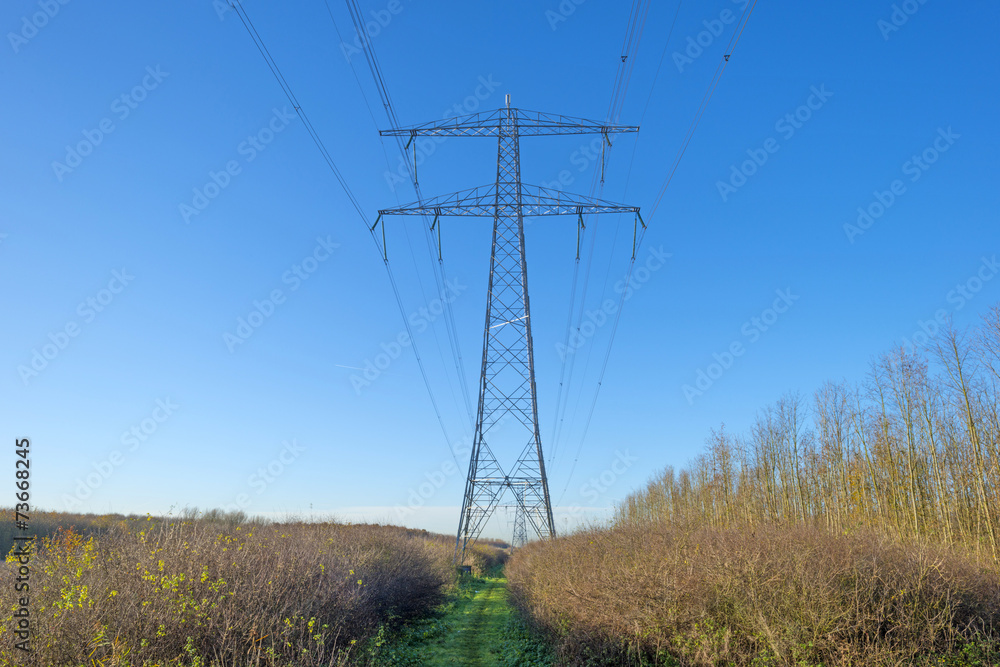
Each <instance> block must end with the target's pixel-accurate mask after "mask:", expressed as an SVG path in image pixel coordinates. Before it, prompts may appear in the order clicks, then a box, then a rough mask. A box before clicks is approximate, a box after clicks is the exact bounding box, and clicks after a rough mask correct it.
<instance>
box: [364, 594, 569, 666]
mask: <svg viewBox="0 0 1000 667" xmlns="http://www.w3.org/2000/svg"><path fill="white" fill-rule="evenodd" d="M506 583H507V582H506V579H504V578H503V577H502V576H496V577H470V576H464V577H462V579H461V581H460V582H459V585H458V588H457V591H456V592H455V594H454V595H453V596H452V598H451V599H450V600H449V601H448V602H447V603H445V604H444V605H442V606H441V607H440V608H439V609H438V611H437V613H435V614H434V615H433V616H431V617H429V618H425V619H421V620H419V621H416V622H411V623H409V624H407V625H406V626H404V627H403V628H402V629H400V630H399V631H398V632H396V633H395V634H393V635H392V636H388V637H387V636H386V633H380V635H379V637H377V638H376V639H375V640H374V641H373V642H372V644H371V647H370V651H369V656H370V658H371V662H370V664H372V665H378V666H380V667H381V666H385V667H410V666H416V665H427V666H429V667H434V666H435V665H440V666H444V665H449V666H450V665H481V666H483V667H507V666H513V665H524V666H529V667H530V666H535V665H537V666H545V667H547V666H549V665H551V664H552V658H551V656H550V654H549V649H548V647H547V646H546V645H545V644H544V643H542V642H541V641H540V640H538V639H537V638H536V637H534V636H533V635H532V633H531V632H530V631H529V630H528V628H527V627H526V626H525V625H524V623H523V622H522V620H521V619H520V617H519V616H518V614H517V612H515V611H514V609H513V608H512V607H511V606H510V604H508V601H507V587H506Z"/></svg>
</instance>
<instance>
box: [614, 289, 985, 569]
mask: <svg viewBox="0 0 1000 667" xmlns="http://www.w3.org/2000/svg"><path fill="white" fill-rule="evenodd" d="M998 390H1000V305H998V306H994V307H993V308H992V309H991V310H990V311H989V312H988V313H987V315H986V316H984V318H983V321H982V323H981V324H980V325H979V326H977V327H975V328H973V329H971V330H968V331H957V330H955V329H954V328H952V327H948V328H944V329H942V330H941V331H940V332H939V333H938V335H937V336H935V337H934V338H933V339H932V340H931V341H930V343H929V344H928V345H927V346H926V347H925V349H924V350H917V351H914V350H908V349H906V348H899V349H896V350H893V351H891V352H889V353H886V354H883V355H882V356H880V357H879V358H877V359H876V360H874V361H873V362H872V364H871V367H870V370H869V372H868V373H867V375H866V377H865V378H864V379H863V380H862V381H861V382H860V383H858V384H855V385H852V384H847V383H827V384H826V385H824V386H823V387H822V388H821V389H820V390H819V391H817V392H816V394H815V396H814V397H813V400H812V402H811V405H810V403H809V402H808V401H807V400H805V399H803V398H801V397H800V396H798V395H787V396H785V397H783V398H782V399H780V400H779V401H778V402H777V403H775V404H774V405H771V406H769V407H767V408H766V409H764V410H763V411H761V412H760V413H759V414H758V416H757V418H756V420H755V422H754V424H753V426H752V427H751V429H750V431H749V432H748V433H745V434H742V435H735V436H734V435H732V434H730V433H728V432H726V431H725V429H724V428H723V429H720V430H719V431H714V432H713V433H712V434H711V436H710V437H709V439H708V447H707V449H706V451H705V452H704V453H703V454H702V455H700V456H699V457H698V458H697V459H695V460H694V461H693V462H692V463H691V464H690V465H689V466H688V467H687V468H685V469H682V470H680V471H675V470H674V469H672V468H667V469H666V470H665V471H664V472H663V474H662V476H660V477H659V478H657V479H655V480H653V481H652V482H651V483H650V484H649V486H648V487H647V488H646V489H644V490H643V491H640V492H638V493H635V494H633V495H631V496H630V497H628V498H627V499H626V500H625V501H624V502H623V503H622V504H621V505H620V506H619V507H618V509H617V513H616V522H617V523H619V524H632V523H641V522H645V521H651V520H667V521H672V522H682V523H688V524H696V525H710V526H714V527H747V526H754V525H759V524H763V523H794V524H811V525H817V526H822V527H825V528H827V529H829V530H831V531H836V532H838V533H840V532H845V531H852V530H856V529H859V528H870V529H876V530H880V531H887V532H889V533H891V534H893V535H896V536H898V537H900V538H908V537H923V538H930V539H934V540H940V541H942V542H945V543H949V544H964V545H967V546H970V547H972V548H973V549H975V550H976V551H977V552H979V553H981V554H983V555H988V556H992V557H993V558H1000V549H998V540H1000V502H998V501H1000V408H998Z"/></svg>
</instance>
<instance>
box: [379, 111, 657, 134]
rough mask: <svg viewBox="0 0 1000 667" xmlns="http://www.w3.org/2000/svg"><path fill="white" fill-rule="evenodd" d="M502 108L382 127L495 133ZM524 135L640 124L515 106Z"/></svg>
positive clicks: (627, 128)
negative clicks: (601, 120) (579, 116)
mask: <svg viewBox="0 0 1000 667" xmlns="http://www.w3.org/2000/svg"><path fill="white" fill-rule="evenodd" d="M501 111H503V110H501V109H497V110H495V111H490V112H484V113H474V114H469V115H467V116H455V117H453V118H447V119H445V120H440V121H435V122H431V123H422V124H420V125H408V126H406V127H394V128H391V129H388V130H379V134H380V135H382V136H383V137H409V138H410V140H411V141H412V139H413V137H421V136H436V137H456V136H464V137H495V136H497V135H498V134H499V133H500V120H501V117H502V114H501ZM513 111H514V113H515V115H516V118H517V131H518V134H519V135H520V136H525V137H538V136H548V135H554V134H604V135H608V134H621V133H624V132H638V131H639V126H638V125H607V124H605V123H600V122H598V121H594V120H586V119H584V118H574V117H572V116H562V115H559V114H550V113H542V112H540V111H526V110H524V109H514V110H513Z"/></svg>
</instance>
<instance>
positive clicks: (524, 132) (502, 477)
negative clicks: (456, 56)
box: [376, 96, 639, 562]
mask: <svg viewBox="0 0 1000 667" xmlns="http://www.w3.org/2000/svg"><path fill="white" fill-rule="evenodd" d="M638 130H639V128H638V127H637V126H623V125H618V126H616V125H603V124H601V123H597V122H594V121H589V120H583V119H580V118H572V117H569V116H558V115H554V114H545V113H539V112H534V111H524V110H521V109H515V108H511V106H510V97H509V96H508V97H507V106H506V107H505V108H501V109H497V110H496V111H493V112H488V113H477V114H471V115H468V116H460V117H456V118H450V119H446V120H444V121H440V122H437V123H425V124H422V125H413V126H410V127H402V128H394V129H391V130H383V131H381V132H380V134H381V135H382V136H408V137H409V138H410V142H412V141H413V139H414V138H416V137H418V136H495V137H497V138H498V142H497V179H496V183H494V184H493V185H488V186H483V187H478V188H473V189H471V190H463V191H460V192H456V193H453V194H450V195H444V196H441V197H434V198H431V199H427V200H424V201H420V202H417V203H414V204H409V205H406V206H400V207H397V208H391V209H384V210H380V211H379V221H380V220H381V218H382V216H385V215H433V216H434V223H432V229H433V226H434V225H436V224H438V218H439V216H442V215H450V216H481V217H487V216H488V217H492V218H493V249H492V252H491V255H490V280H489V292H488V298H487V303H486V325H485V328H484V332H483V362H482V371H481V373H480V381H479V407H478V413H477V418H476V432H475V436H474V439H473V446H472V454H471V456H470V459H469V474H468V477H467V478H466V483H465V496H464V498H463V501H462V513H461V516H460V518H459V524H458V535H457V537H456V540H455V557H456V561H458V562H461V561H462V560H464V556H465V551H466V549H467V548H468V547H470V546H471V545H472V544H474V543H475V541H476V539H478V537H479V535H480V533H481V532H482V530H483V528H484V527H485V525H486V523H487V521H488V520H489V518H490V516H491V515H492V514H493V512H494V511H495V510H496V509H497V507H500V506H501V504H500V503H501V500H502V499H503V496H504V495H505V493H506V491H507V490H508V489H510V490H511V491H512V492H513V496H514V504H513V505H512V507H514V509H515V519H514V536H513V537H514V539H513V540H512V542H513V543H514V546H520V545H521V544H523V543H524V542H525V541H526V540H527V530H526V528H527V525H528V524H530V526H531V528H532V529H533V530H534V532H535V534H537V535H538V536H539V537H541V538H546V537H554V536H555V522H554V521H553V518H552V503H551V499H550V497H549V487H548V480H547V478H546V475H545V458H544V456H543V454H542V441H541V436H540V435H539V431H538V402H537V392H536V389H535V366H534V353H533V351H532V342H531V308H530V304H529V300H528V269H527V259H526V257H525V252H524V216H526V215H535V216H546V215H573V214H575V215H577V216H578V218H579V224H580V225H581V227H582V225H583V215H584V214H590V213H623V212H625V213H635V214H636V216H637V217H638V214H639V209H638V207H634V206H623V205H620V204H614V203H611V202H606V201H603V200H600V199H594V198H591V197H582V196H579V195H574V194H568V193H565V192H560V191H556V190H550V189H547V188H542V187H538V186H531V185H527V184H524V183H522V182H521V162H520V138H521V137H522V136H543V135H556V134H588V133H591V134H592V133H601V134H603V135H605V139H606V141H608V143H609V144H610V139H608V135H609V134H617V133H623V132H637V131H638ZM408 145H409V144H407V146H408ZM376 224H378V222H376ZM438 231H439V233H440V227H439V228H438ZM507 416H511V417H513V418H514V420H515V421H516V422H517V423H518V424H520V425H521V426H522V427H523V428H524V429H525V434H524V435H525V445H524V448H523V449H522V451H521V453H520V456H519V457H518V459H517V462H516V463H515V464H514V466H513V468H511V469H510V472H509V473H507V472H505V470H504V468H503V467H502V466H501V465H500V463H499V462H498V461H497V458H496V456H494V453H493V451H492V450H491V449H490V446H489V444H488V443H487V440H488V438H487V436H488V435H489V432H490V430H491V429H492V428H494V427H495V426H497V425H498V424H499V422H500V420H501V419H503V418H504V417H507Z"/></svg>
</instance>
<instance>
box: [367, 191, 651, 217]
mask: <svg viewBox="0 0 1000 667" xmlns="http://www.w3.org/2000/svg"><path fill="white" fill-rule="evenodd" d="M504 212H506V211H504ZM638 212H639V207H638V206H625V205H623V204H616V203H614V202H609V201H605V200H603V199H597V198H596V197H584V196H583V195H577V194H573V193H570V192H562V191H561V190H553V189H551V188H543V187H541V186H538V185H528V184H522V185H521V215H522V216H525V217H526V216H534V215H537V216H546V215H577V216H581V215H590V214H596V213H638ZM379 215H434V216H441V215H455V216H479V217H493V216H495V215H497V188H496V185H483V186H480V187H477V188H472V189H470V190H460V191H458V192H453V193H451V194H448V195H442V196H440V197H432V198H430V199H425V200H423V201H421V202H414V203H412V204H406V205H404V206H400V207H397V208H387V209H383V210H381V211H379Z"/></svg>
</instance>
